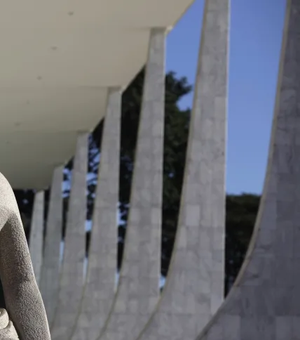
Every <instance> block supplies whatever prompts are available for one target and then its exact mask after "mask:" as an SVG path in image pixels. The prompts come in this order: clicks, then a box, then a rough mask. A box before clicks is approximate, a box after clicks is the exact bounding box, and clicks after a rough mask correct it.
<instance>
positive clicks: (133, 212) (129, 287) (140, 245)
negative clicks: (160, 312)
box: [101, 29, 165, 340]
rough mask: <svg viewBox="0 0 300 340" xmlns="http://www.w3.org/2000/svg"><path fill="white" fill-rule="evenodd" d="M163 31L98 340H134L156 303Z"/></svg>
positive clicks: (152, 63)
mask: <svg viewBox="0 0 300 340" xmlns="http://www.w3.org/2000/svg"><path fill="white" fill-rule="evenodd" d="M164 65H165V30H164V29H153V30H152V32H151V37H150V45H149V52H148V62H147V65H146V76H145V84H144V93H143V101H142V111H141V118H140V125H139V133H138V139H137V150H136V157H135V165H134V174H133V183H132V189H131V199H130V212H129V218H128V226H127V232H126V241H125V250H124V256H123V264H122V269H121V273H120V279H119V286H118V290H117V293H116V297H115V300H114V304H113V309H112V311H111V313H110V317H109V319H108V320H107V322H106V324H105V327H104V329H103V332H102V334H101V335H102V337H101V339H103V340H111V339H114V340H135V338H136V337H137V336H138V334H139V332H140V331H141V330H142V328H143V327H144V326H145V324H146V322H147V320H148V319H149V317H150V315H151V314H152V312H153V310H154V308H155V305H156V303H157V301H158V298H159V278H160V254H161V251H160V247H161V214H162V176H163V134H164V99H165V98H164V97H165V96H164V93H165V91H164V88H165V69H164Z"/></svg>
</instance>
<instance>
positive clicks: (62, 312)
mask: <svg viewBox="0 0 300 340" xmlns="http://www.w3.org/2000/svg"><path fill="white" fill-rule="evenodd" d="M87 156H88V134H82V135H80V136H79V137H78V141H77V147H76V155H75V159H74V166H73V171H72V187H71V193H70V198H69V207H68V216H67V218H68V220H67V228H66V236H65V241H64V242H65V244H64V256H63V264H62V272H61V278H60V286H59V301H58V305H57V308H56V311H55V317H54V323H53V327H52V330H51V331H52V339H53V340H66V339H68V338H69V337H70V335H71V332H72V329H73V327H74V325H75V322H76V320H77V315H78V311H79V308H80V301H81V296H82V292H83V284H84V277H83V262H84V258H85V221H86V176H87Z"/></svg>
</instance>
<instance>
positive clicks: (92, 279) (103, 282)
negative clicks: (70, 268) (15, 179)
mask: <svg viewBox="0 0 300 340" xmlns="http://www.w3.org/2000/svg"><path fill="white" fill-rule="evenodd" d="M120 123H121V91H120V89H111V90H110V92H109V94H108V103H107V109H106V115H105V120H104V129H103V135H102V143H101V158H100V166H99V172H98V184H97V189H96V197H95V205H94V211H93V226H92V234H91V244H90V249H89V262H88V271H87V278H86V284H85V290H84V296H83V299H82V302H81V309H80V314H79V316H78V320H77V322H76V327H75V328H74V330H73V336H72V340H96V339H97V337H98V335H99V334H100V331H101V329H102V327H103V325H104V323H105V321H106V319H107V317H108V314H109V311H110V309H111V306H112V303H113V298H114V294H115V281H116V265H117V262H116V261H117V230H118V229H117V225H118V221H117V207H118V200H119V172H120Z"/></svg>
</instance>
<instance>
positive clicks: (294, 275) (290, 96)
mask: <svg viewBox="0 0 300 340" xmlns="http://www.w3.org/2000/svg"><path fill="white" fill-rule="evenodd" d="M299 21H300V3H299V1H298V0H288V1H287V10H286V21H285V28H284V38H283V46H282V55H281V63H280V69H279V79H278V90H277V97H276V106H275V112H274V120H273V129H272V136H271V142H270V150H269V161H268V167H267V172H266V179H265V184H264V190H263V195H262V199H261V203H260V209H259V213H258V217H257V221H256V226H255V230H254V234H253V237H252V240H251V243H250V246H249V250H248V253H247V255H246V258H245V262H244V264H243V267H242V269H241V272H240V274H239V277H238V278H237V280H236V282H235V284H234V286H233V288H232V289H231V292H230V294H229V295H228V298H227V299H226V301H225V302H224V304H223V305H222V307H221V308H220V310H219V311H218V313H217V314H216V316H215V317H214V318H213V319H212V321H211V323H210V324H209V325H208V326H207V328H206V329H205V330H204V332H203V333H202V334H201V335H200V336H199V337H198V339H199V340H200V339H201V340H219V339H222V340H240V339H243V340H257V339H265V340H271V339H272V340H273V339H275V340H286V339H300V312H299V311H300V299H299V296H300V288H299V283H300V267H299V260H300V251H299V249H300V248H299V241H300V233H299V216H300V213H299V211H300V210H299V206H300V137H299V136H300V115H299V108H300V39H299V36H300V26H299Z"/></svg>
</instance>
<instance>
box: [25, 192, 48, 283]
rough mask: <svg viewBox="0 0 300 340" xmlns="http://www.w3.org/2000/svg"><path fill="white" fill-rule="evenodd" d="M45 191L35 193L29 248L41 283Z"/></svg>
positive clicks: (36, 276)
mask: <svg viewBox="0 0 300 340" xmlns="http://www.w3.org/2000/svg"><path fill="white" fill-rule="evenodd" d="M44 206H45V194H44V191H39V192H37V193H35V196H34V204H33V213H32V218H31V228H30V237H29V250H30V256H31V260H32V265H33V270H34V274H35V278H36V282H37V283H38V284H39V282H40V277H41V269H42V261H43V236H44Z"/></svg>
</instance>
